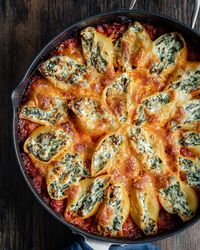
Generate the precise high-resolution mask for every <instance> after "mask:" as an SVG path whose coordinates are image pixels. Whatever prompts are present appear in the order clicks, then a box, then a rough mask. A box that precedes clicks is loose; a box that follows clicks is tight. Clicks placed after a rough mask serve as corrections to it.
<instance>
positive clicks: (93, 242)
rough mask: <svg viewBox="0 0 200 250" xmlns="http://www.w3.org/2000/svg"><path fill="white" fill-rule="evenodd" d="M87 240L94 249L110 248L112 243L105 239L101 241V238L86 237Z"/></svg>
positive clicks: (105, 249) (104, 249)
mask: <svg viewBox="0 0 200 250" xmlns="http://www.w3.org/2000/svg"><path fill="white" fill-rule="evenodd" d="M84 238H85V242H86V244H88V246H90V247H91V248H92V249H94V250H108V249H109V248H110V246H111V245H112V243H109V242H105V241H99V240H94V239H89V238H87V237H85V236H84Z"/></svg>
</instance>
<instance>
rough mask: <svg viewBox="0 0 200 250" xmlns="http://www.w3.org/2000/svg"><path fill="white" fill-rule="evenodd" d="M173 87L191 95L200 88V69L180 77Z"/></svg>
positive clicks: (173, 83)
mask: <svg viewBox="0 0 200 250" xmlns="http://www.w3.org/2000/svg"><path fill="white" fill-rule="evenodd" d="M171 87H172V88H173V89H177V90H180V91H184V92H186V93H190V92H192V91H194V90H198V89H199V88H200V69H199V68H198V69H196V70H188V71H186V72H185V73H183V74H182V75H181V76H180V79H178V80H177V81H175V82H172V84H171Z"/></svg>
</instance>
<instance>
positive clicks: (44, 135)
mask: <svg viewBox="0 0 200 250" xmlns="http://www.w3.org/2000/svg"><path fill="white" fill-rule="evenodd" d="M70 140H71V138H70V137H69V136H68V135H67V134H66V133H65V132H64V131H63V130H62V129H57V130H51V131H48V132H41V133H40V134H38V135H37V136H36V137H29V138H28V139H27V141H26V147H27V150H28V152H29V153H30V154H32V155H33V156H34V157H35V158H36V159H38V160H40V161H43V162H48V161H49V160H51V158H52V157H53V156H54V155H56V154H57V153H59V151H60V150H61V149H62V148H64V147H65V146H67V145H68V144H69V142H70Z"/></svg>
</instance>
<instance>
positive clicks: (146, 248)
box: [63, 237, 160, 250]
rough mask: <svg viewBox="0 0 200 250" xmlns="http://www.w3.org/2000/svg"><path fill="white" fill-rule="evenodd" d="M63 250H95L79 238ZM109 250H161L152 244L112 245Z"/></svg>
mask: <svg viewBox="0 0 200 250" xmlns="http://www.w3.org/2000/svg"><path fill="white" fill-rule="evenodd" d="M63 250H93V249H92V248H91V247H89V246H88V245H87V244H86V243H85V241H84V239H82V238H79V237H78V239H77V241H76V242H74V243H73V244H72V245H70V246H68V247H66V248H65V249H63ZM109 250H160V248H159V247H157V246H155V245H153V244H150V243H145V244H129V245H127V246H119V245H112V246H110V248H109Z"/></svg>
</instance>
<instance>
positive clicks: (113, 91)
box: [105, 73, 130, 123]
mask: <svg viewBox="0 0 200 250" xmlns="http://www.w3.org/2000/svg"><path fill="white" fill-rule="evenodd" d="M129 85H130V77H129V76H128V75H127V74H126V73H123V74H121V75H120V76H119V77H118V78H117V79H116V80H115V82H114V83H113V84H111V85H109V86H108V87H107V88H106V91H105V95H106V101H107V104H108V106H109V107H110V108H111V110H113V113H114V115H115V117H117V120H118V121H119V122H120V123H124V122H126V121H127V119H128V109H129V108H130V102H129V93H128V88H129Z"/></svg>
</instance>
